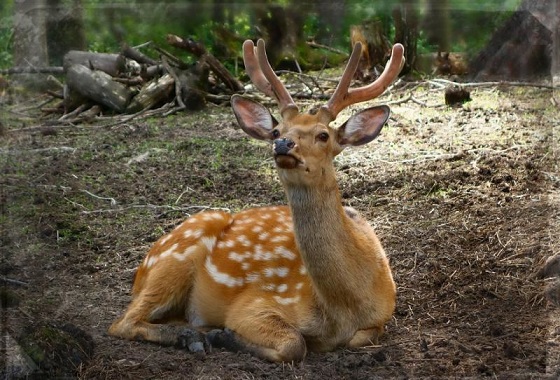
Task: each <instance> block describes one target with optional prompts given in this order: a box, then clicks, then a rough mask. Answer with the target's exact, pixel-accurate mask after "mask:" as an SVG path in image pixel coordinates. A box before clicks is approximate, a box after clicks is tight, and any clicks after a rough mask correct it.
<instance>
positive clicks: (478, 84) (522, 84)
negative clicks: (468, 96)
mask: <svg viewBox="0 0 560 380" xmlns="http://www.w3.org/2000/svg"><path fill="white" fill-rule="evenodd" d="M428 82H429V83H432V84H436V85H438V86H441V84H439V83H437V82H441V83H445V84H447V85H454V86H461V87H491V86H515V87H537V88H547V89H551V90H552V89H554V85H548V84H539V83H531V82H509V81H495V82H467V83H460V82H453V81H450V80H447V79H442V78H433V79H431V80H429V81H428Z"/></svg>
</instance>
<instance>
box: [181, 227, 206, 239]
mask: <svg viewBox="0 0 560 380" xmlns="http://www.w3.org/2000/svg"><path fill="white" fill-rule="evenodd" d="M203 233H204V231H203V230H200V229H199V230H191V229H187V230H185V232H183V236H184V237H185V239H190V238H194V239H199V238H200V237H201V236H202V234H203Z"/></svg>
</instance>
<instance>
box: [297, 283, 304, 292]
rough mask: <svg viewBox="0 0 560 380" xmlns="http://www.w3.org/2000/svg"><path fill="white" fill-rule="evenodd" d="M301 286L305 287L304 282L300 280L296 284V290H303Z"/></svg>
mask: <svg viewBox="0 0 560 380" xmlns="http://www.w3.org/2000/svg"><path fill="white" fill-rule="evenodd" d="M301 288H303V282H298V283H297V284H296V290H301Z"/></svg>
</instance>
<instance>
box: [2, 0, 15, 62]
mask: <svg viewBox="0 0 560 380" xmlns="http://www.w3.org/2000/svg"><path fill="white" fill-rule="evenodd" d="M12 8H13V1H12V0H8V1H6V2H4V3H3V4H2V5H0V69H5V68H8V67H10V66H11V65H12V58H13V57H12V42H13V41H12V38H13V34H14V28H13V21H12V20H13V16H12V14H13V10H12Z"/></svg>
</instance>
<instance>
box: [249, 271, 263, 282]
mask: <svg viewBox="0 0 560 380" xmlns="http://www.w3.org/2000/svg"><path fill="white" fill-rule="evenodd" d="M260 278H261V276H260V275H259V274H258V273H256V272H250V273H247V275H246V276H245V281H247V282H248V283H252V282H257V281H258V280H260Z"/></svg>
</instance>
